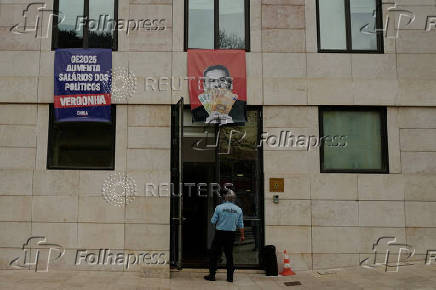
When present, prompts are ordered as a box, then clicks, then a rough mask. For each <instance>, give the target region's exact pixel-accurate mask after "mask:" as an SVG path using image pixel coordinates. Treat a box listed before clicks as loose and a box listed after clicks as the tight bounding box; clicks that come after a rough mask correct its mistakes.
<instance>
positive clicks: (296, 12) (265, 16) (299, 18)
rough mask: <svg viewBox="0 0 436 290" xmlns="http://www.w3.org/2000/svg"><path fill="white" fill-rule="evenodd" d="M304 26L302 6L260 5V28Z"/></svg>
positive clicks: (299, 27) (296, 27) (298, 27)
mask: <svg viewBox="0 0 436 290" xmlns="http://www.w3.org/2000/svg"><path fill="white" fill-rule="evenodd" d="M304 26H305V19H304V6H287V5H263V6H262V28H272V29H274V28H288V29H301V28H304Z"/></svg>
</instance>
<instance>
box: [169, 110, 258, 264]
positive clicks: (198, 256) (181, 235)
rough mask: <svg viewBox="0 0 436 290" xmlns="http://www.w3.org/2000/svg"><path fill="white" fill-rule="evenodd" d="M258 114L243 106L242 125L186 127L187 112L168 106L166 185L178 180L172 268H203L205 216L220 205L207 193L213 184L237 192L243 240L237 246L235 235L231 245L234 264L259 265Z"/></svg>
mask: <svg viewBox="0 0 436 290" xmlns="http://www.w3.org/2000/svg"><path fill="white" fill-rule="evenodd" d="M261 114H262V112H261V109H260V108H257V107H248V110H247V118H248V121H247V123H246V124H245V126H234V125H225V126H216V125H209V126H205V124H197V123H192V117H191V113H190V110H189V108H184V109H183V110H182V109H181V104H179V105H178V106H173V124H172V126H173V127H172V133H173V134H172V138H173V142H172V182H174V183H175V181H177V180H179V177H181V178H180V180H181V181H182V182H183V185H182V186H180V187H179V188H178V186H175V189H176V192H183V194H182V196H180V197H179V196H173V197H172V202H171V221H172V224H171V257H172V263H173V265H175V266H177V267H179V268H181V267H207V265H208V249H209V248H210V245H211V243H212V239H213V235H214V227H213V225H211V224H210V218H211V216H212V214H213V211H214V209H215V206H216V205H218V204H219V203H220V202H221V201H220V199H219V197H218V196H217V195H216V194H213V189H214V186H215V185H214V184H219V185H220V186H224V184H228V185H227V186H228V187H229V188H231V189H232V190H234V191H235V193H236V194H237V204H238V205H239V206H240V207H241V208H242V210H243V212H244V224H245V230H246V240H245V241H244V242H242V243H241V242H240V241H239V237H238V238H237V239H236V241H235V246H234V256H235V264H236V266H237V267H239V268H242V267H243V268H258V267H259V266H260V263H261V261H260V249H261V248H262V246H263V243H264V232H263V229H264V224H263V164H262V148H261V147H258V144H259V139H260V133H261V132H262V128H261V127H262V116H261ZM175 122H179V124H176V123H175ZM181 124H183V125H182V126H180V125H181ZM176 161H177V162H176ZM230 184H231V185H230ZM199 187H200V188H201V191H200V194H198V188H199ZM177 190H179V191H177Z"/></svg>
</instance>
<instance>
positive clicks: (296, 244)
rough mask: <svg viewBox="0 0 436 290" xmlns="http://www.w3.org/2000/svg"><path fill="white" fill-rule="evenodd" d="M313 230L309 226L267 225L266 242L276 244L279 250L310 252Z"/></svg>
mask: <svg viewBox="0 0 436 290" xmlns="http://www.w3.org/2000/svg"><path fill="white" fill-rule="evenodd" d="M311 243H312V242H311V231H310V227H307V226H300V227H296V226H266V227H265V244H266V245H275V246H276V250H277V252H279V253H280V252H283V250H285V249H286V250H287V251H288V253H290V254H294V253H310V252H311Z"/></svg>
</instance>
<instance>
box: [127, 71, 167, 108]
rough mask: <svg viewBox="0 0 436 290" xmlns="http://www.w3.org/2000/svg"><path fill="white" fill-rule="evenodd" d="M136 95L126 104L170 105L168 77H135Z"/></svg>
mask: <svg viewBox="0 0 436 290" xmlns="http://www.w3.org/2000/svg"><path fill="white" fill-rule="evenodd" d="M136 80H137V84H136V93H135V95H134V96H133V97H131V98H129V99H127V102H128V104H134V105H136V104H159V105H161V104H171V85H170V82H169V81H168V77H153V76H151V77H150V76H148V77H137V78H136Z"/></svg>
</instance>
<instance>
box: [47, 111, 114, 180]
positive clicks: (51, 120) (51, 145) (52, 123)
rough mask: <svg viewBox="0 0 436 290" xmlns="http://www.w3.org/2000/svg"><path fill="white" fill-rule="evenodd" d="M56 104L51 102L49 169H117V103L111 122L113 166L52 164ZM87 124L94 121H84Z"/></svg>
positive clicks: (48, 145)
mask: <svg viewBox="0 0 436 290" xmlns="http://www.w3.org/2000/svg"><path fill="white" fill-rule="evenodd" d="M54 112H55V111H54V105H53V104H49V121H48V122H49V123H48V142H47V162H46V168H47V170H105V171H111V170H112V171H113V170H115V161H116V160H115V152H116V151H115V150H116V127H117V122H116V116H117V113H116V105H113V104H112V105H111V123H112V127H113V128H112V133H113V134H112V135H113V139H112V144H113V145H112V152H113V154H112V160H113V162H112V166H111V167H80V166H76V167H64V166H53V165H51V164H50V161H51V160H52V158H51V156H53V154H52V153H53V148H54V147H53V133H54V124H55V114H54ZM82 123H87V124H92V123H94V122H82Z"/></svg>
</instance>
